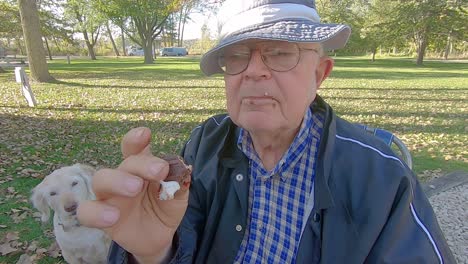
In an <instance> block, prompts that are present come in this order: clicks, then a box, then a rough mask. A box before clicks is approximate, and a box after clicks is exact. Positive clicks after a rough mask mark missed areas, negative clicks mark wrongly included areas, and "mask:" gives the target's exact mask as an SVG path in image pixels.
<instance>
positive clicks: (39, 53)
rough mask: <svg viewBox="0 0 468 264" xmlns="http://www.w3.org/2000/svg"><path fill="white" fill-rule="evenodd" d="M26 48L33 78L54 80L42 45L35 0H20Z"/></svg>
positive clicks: (46, 80)
mask: <svg viewBox="0 0 468 264" xmlns="http://www.w3.org/2000/svg"><path fill="white" fill-rule="evenodd" d="M18 7H19V11H20V16H21V26H22V28H23V34H24V40H25V42H26V50H27V53H28V61H29V70H30V72H31V77H32V79H33V80H35V81H38V82H49V81H51V80H53V78H52V76H51V75H50V74H49V69H48V67H47V62H46V58H45V51H44V46H43V45H42V35H41V27H40V23H39V15H38V11H37V6H36V1H35V0H18Z"/></svg>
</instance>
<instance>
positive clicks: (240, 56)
mask: <svg viewBox="0 0 468 264" xmlns="http://www.w3.org/2000/svg"><path fill="white" fill-rule="evenodd" d="M248 57H249V54H246V53H232V54H230V55H228V59H230V60H242V59H245V58H248Z"/></svg>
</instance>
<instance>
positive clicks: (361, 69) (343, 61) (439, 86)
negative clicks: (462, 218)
mask: <svg viewBox="0 0 468 264" xmlns="http://www.w3.org/2000/svg"><path fill="white" fill-rule="evenodd" d="M140 61H141V58H125V59H114V58H99V60H98V61H89V60H77V59H72V64H70V65H68V64H66V61H63V60H54V61H51V62H50V64H49V66H50V72H51V74H52V75H53V76H54V77H55V78H56V79H57V81H56V82H55V83H52V84H37V83H34V84H33V85H32V88H33V90H34V93H35V95H36V99H37V100H38V103H39V104H38V107H36V108H29V107H27V104H26V102H25V100H24V98H23V97H22V95H21V92H20V89H19V84H17V83H15V82H14V74H13V72H12V71H11V70H9V71H8V72H7V73H0V126H1V129H0V224H1V225H4V226H6V227H3V228H0V239H3V237H4V236H5V234H6V233H8V232H19V237H20V242H22V243H23V246H25V247H26V246H27V245H28V244H30V243H31V242H32V241H38V242H39V244H40V245H42V246H43V247H47V246H48V245H49V243H50V241H51V239H50V237H51V235H50V229H51V225H50V224H49V225H45V226H41V224H40V223H39V222H38V221H37V218H34V217H33V212H34V211H32V210H30V211H27V210H25V213H26V214H27V217H26V219H24V220H22V221H19V222H18V223H15V222H14V219H15V217H14V216H13V215H12V209H17V208H21V207H27V208H30V205H29V203H28V198H29V195H30V190H31V189H32V188H33V187H34V186H35V185H36V184H38V183H39V182H40V180H41V178H42V177H43V176H45V175H47V174H48V173H50V172H51V171H52V170H54V169H56V168H58V167H60V166H63V165H69V164H72V163H76V162H81V163H88V164H92V165H95V166H98V167H104V166H116V165H117V164H118V163H119V162H120V160H121V154H120V150H119V143H120V139H121V138H122V136H123V135H124V134H125V132H127V131H128V130H129V129H131V128H133V127H136V126H148V127H150V128H151V129H152V131H153V145H152V148H153V150H154V151H155V152H177V151H178V150H179V149H180V148H181V146H183V144H184V142H185V140H187V137H188V135H189V133H190V131H191V130H192V128H193V127H195V126H196V125H197V124H198V123H200V122H202V121H203V120H205V119H206V118H208V117H209V116H211V115H213V114H217V113H221V112H225V110H224V109H225V101H224V88H223V87H224V86H223V79H222V77H221V76H215V77H210V78H208V77H204V76H203V75H202V74H201V72H200V70H199V67H198V59H197V58H190V57H188V58H158V59H157V60H156V64H154V65H144V64H142V63H141V62H140ZM319 94H320V95H322V96H323V97H324V98H325V99H326V100H327V101H328V102H329V103H330V104H331V105H332V107H333V108H334V109H335V111H336V112H337V113H338V114H339V115H340V116H342V117H344V118H346V119H348V120H350V121H352V122H360V123H365V124H368V125H371V126H375V127H381V128H385V129H388V130H391V131H393V132H395V133H396V134H397V135H398V137H400V138H401V139H402V140H403V141H404V142H405V143H406V144H407V145H408V147H409V149H410V150H411V153H412V155H413V161H414V170H415V172H416V173H417V174H418V175H421V176H422V175H428V174H427V172H428V171H441V172H443V173H448V172H452V171H455V170H464V171H468V162H467V161H468V151H467V144H466V142H468V135H467V134H468V133H467V132H468V125H467V124H468V122H467V121H468V109H467V106H468V104H467V102H468V63H466V62H465V63H459V62H452V63H450V62H436V61H430V62H426V63H425V66H423V67H417V66H415V65H414V62H413V61H412V60H409V59H404V58H398V59H382V60H378V61H376V62H374V63H371V62H370V61H369V60H368V59H367V58H362V57H344V58H343V57H341V58H336V65H335V70H334V72H333V73H332V75H331V77H330V78H329V80H327V81H326V82H325V83H324V84H323V87H322V88H321V90H320V91H319ZM421 180H423V181H425V180H426V178H424V177H423V178H422V179H421ZM8 187H13V188H14V189H13V191H14V193H11V191H12V189H7V188H8ZM0 242H2V241H0ZM0 245H1V243H0ZM25 252H26V253H28V254H30V255H33V254H37V252H36V253H34V252H32V251H28V250H22V251H21V252H20V253H17V254H10V255H8V256H3V257H2V256H0V263H14V262H16V260H17V259H18V258H19V256H20V254H21V253H25ZM39 257H41V256H39ZM59 261H60V259H57V258H51V257H45V256H44V257H42V258H41V260H40V261H39V263H57V262H59ZM62 261H63V260H62Z"/></svg>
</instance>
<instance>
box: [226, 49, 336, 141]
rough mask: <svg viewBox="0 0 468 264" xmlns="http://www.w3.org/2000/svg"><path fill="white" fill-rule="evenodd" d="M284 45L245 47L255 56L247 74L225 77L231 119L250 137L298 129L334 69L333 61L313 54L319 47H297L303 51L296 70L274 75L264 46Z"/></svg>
mask: <svg viewBox="0 0 468 264" xmlns="http://www.w3.org/2000/svg"><path fill="white" fill-rule="evenodd" d="M282 43H284V42H279V41H266V42H265V41H258V42H253V43H252V41H250V42H248V43H246V44H248V46H249V47H250V48H251V50H252V53H251V58H250V62H249V64H248V66H247V68H246V69H245V71H243V72H241V73H239V74H236V75H228V74H225V76H224V80H225V84H226V98H227V103H226V105H227V110H228V112H229V115H230V117H231V119H232V120H233V122H234V123H236V124H237V125H238V126H240V127H243V128H245V129H246V130H247V131H249V132H250V133H256V132H258V133H265V132H268V133H281V132H282V131H283V130H294V129H297V128H298V127H299V126H300V124H301V122H302V118H303V117H304V114H305V111H306V109H307V107H309V105H310V104H311V103H312V101H313V100H314V99H315V96H316V94H317V90H318V88H319V86H320V84H321V83H322V81H323V80H325V78H326V77H327V76H328V74H329V73H330V71H331V69H332V68H333V60H331V59H330V58H328V57H323V58H320V55H319V53H318V52H316V51H313V50H310V49H314V50H318V49H319V45H318V44H314V43H301V44H298V45H297V46H298V47H299V49H301V51H300V53H299V55H300V57H299V62H298V64H297V66H295V67H294V68H293V69H291V70H289V71H283V72H278V71H273V70H271V69H270V68H274V67H271V66H272V65H269V66H270V67H268V66H267V65H265V63H264V61H263V60H262V57H261V53H260V50H262V52H265V54H267V52H266V51H265V49H264V48H263V47H264V45H267V46H273V47H274V46H277V45H281V44H282ZM264 60H265V59H264ZM280 61H284V60H280ZM279 66H281V65H279Z"/></svg>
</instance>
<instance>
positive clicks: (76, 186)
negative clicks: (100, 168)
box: [31, 164, 110, 264]
mask: <svg viewBox="0 0 468 264" xmlns="http://www.w3.org/2000/svg"><path fill="white" fill-rule="evenodd" d="M94 172H95V170H94V169H93V168H92V167H90V166H86V165H82V164H75V165H73V166H68V167H62V168H60V169H58V170H55V171H54V172H52V173H51V174H50V175H48V176H46V177H45V178H44V180H43V181H42V182H41V183H40V184H38V185H37V186H36V187H35V188H34V189H33V193H32V196H31V201H32V203H33V205H34V207H35V208H37V209H38V210H39V212H41V220H42V221H43V222H48V220H49V217H50V209H52V210H53V211H54V234H55V238H56V240H57V243H58V245H59V246H60V249H61V250H62V255H63V258H64V259H65V260H66V261H67V262H68V263H71V264H75V263H77V264H78V263H79V264H82V263H90V264H91V263H92V264H94V263H96V264H98V263H106V258H107V252H108V249H109V245H110V239H109V237H108V236H107V235H106V234H105V233H104V232H103V231H101V230H99V229H95V228H87V227H84V226H80V224H79V223H78V220H77V218H76V208H77V207H78V205H79V203H80V202H82V201H84V200H94V199H96V197H95V195H94V193H93V191H92V189H91V180H92V176H93V174H94Z"/></svg>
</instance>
